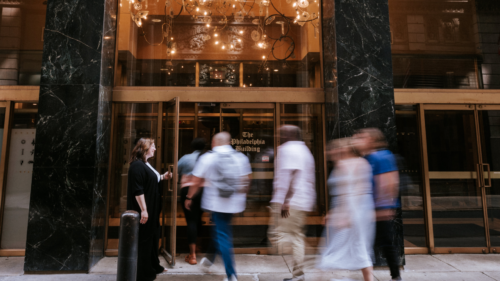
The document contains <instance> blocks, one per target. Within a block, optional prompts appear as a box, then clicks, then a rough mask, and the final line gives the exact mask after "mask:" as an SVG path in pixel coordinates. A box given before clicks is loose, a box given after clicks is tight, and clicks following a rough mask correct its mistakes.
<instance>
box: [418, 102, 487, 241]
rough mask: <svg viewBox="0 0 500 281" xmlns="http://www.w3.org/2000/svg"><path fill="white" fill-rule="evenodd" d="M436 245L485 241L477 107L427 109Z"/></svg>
mask: <svg viewBox="0 0 500 281" xmlns="http://www.w3.org/2000/svg"><path fill="white" fill-rule="evenodd" d="M425 126H426V131H427V149H428V152H427V153H428V159H429V178H430V189H431V202H432V216H433V227H434V240H435V246H436V247H484V246H485V245H486V240H485V229H484V221H483V209H482V201H481V189H480V188H479V185H478V182H477V173H476V167H477V163H478V157H477V141H476V131H475V120H474V111H426V113H425Z"/></svg>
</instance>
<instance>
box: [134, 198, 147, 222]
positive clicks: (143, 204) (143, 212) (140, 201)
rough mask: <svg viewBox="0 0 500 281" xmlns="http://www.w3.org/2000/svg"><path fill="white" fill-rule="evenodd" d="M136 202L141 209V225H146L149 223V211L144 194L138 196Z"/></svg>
mask: <svg viewBox="0 0 500 281" xmlns="http://www.w3.org/2000/svg"><path fill="white" fill-rule="evenodd" d="M135 200H137V203H138V204H139V207H140V208H141V223H142V224H145V223H146V222H147V221H148V217H149V216H148V209H147V208H146V199H144V194H142V195H139V196H136V197H135Z"/></svg>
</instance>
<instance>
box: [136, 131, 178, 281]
mask: <svg viewBox="0 0 500 281" xmlns="http://www.w3.org/2000/svg"><path fill="white" fill-rule="evenodd" d="M155 151H156V148H155V144H154V140H153V139H147V138H141V139H139V141H137V144H136V145H135V147H134V150H132V157H131V159H130V168H129V170H128V190H127V210H134V211H137V212H138V213H140V214H141V224H140V226H139V254H138V261H137V281H150V280H155V279H156V274H159V273H162V272H166V271H167V270H166V269H165V268H164V267H162V266H161V265H160V260H159V259H158V245H159V239H160V212H161V196H160V186H159V183H160V181H162V180H166V179H170V178H171V176H172V175H171V174H170V173H168V172H167V173H165V174H162V175H160V174H159V173H158V172H157V171H156V170H155V169H154V168H153V167H152V166H151V165H150V164H149V163H148V162H147V160H148V158H151V157H153V156H154V153H155Z"/></svg>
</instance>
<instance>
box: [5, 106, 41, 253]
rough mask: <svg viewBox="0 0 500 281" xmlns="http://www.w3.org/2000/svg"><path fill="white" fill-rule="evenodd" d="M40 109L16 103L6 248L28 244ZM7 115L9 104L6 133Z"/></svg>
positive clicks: (8, 189)
mask: <svg viewBox="0 0 500 281" xmlns="http://www.w3.org/2000/svg"><path fill="white" fill-rule="evenodd" d="M37 111H38V108H37V106H36V104H31V103H16V104H15V106H14V115H13V121H12V130H11V137H10V146H9V147H8V149H9V160H8V164H7V165H8V167H9V169H8V170H7V182H6V188H5V191H6V192H5V206H4V214H3V226H2V241H1V245H2V248H4V249H24V248H26V234H27V231H28V215H29V202H30V194H31V175H32V173H33V163H34V162H33V160H34V151H35V135H36V128H35V123H36V115H37ZM4 119H5V108H1V109H0V132H1V133H2V135H3V130H4ZM0 149H1V145H0Z"/></svg>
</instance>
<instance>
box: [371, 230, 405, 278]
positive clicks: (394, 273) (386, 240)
mask: <svg viewBox="0 0 500 281" xmlns="http://www.w3.org/2000/svg"><path fill="white" fill-rule="evenodd" d="M393 238H394V230H393V223H392V221H391V220H384V221H377V234H376V246H377V247H378V248H379V249H380V250H382V252H383V254H384V256H385V258H386V259H387V265H388V266H389V270H390V271H391V277H392V279H393V280H398V279H399V278H401V275H400V272H399V264H398V252H397V249H396V247H395V246H394V245H393V243H392V242H393Z"/></svg>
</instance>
